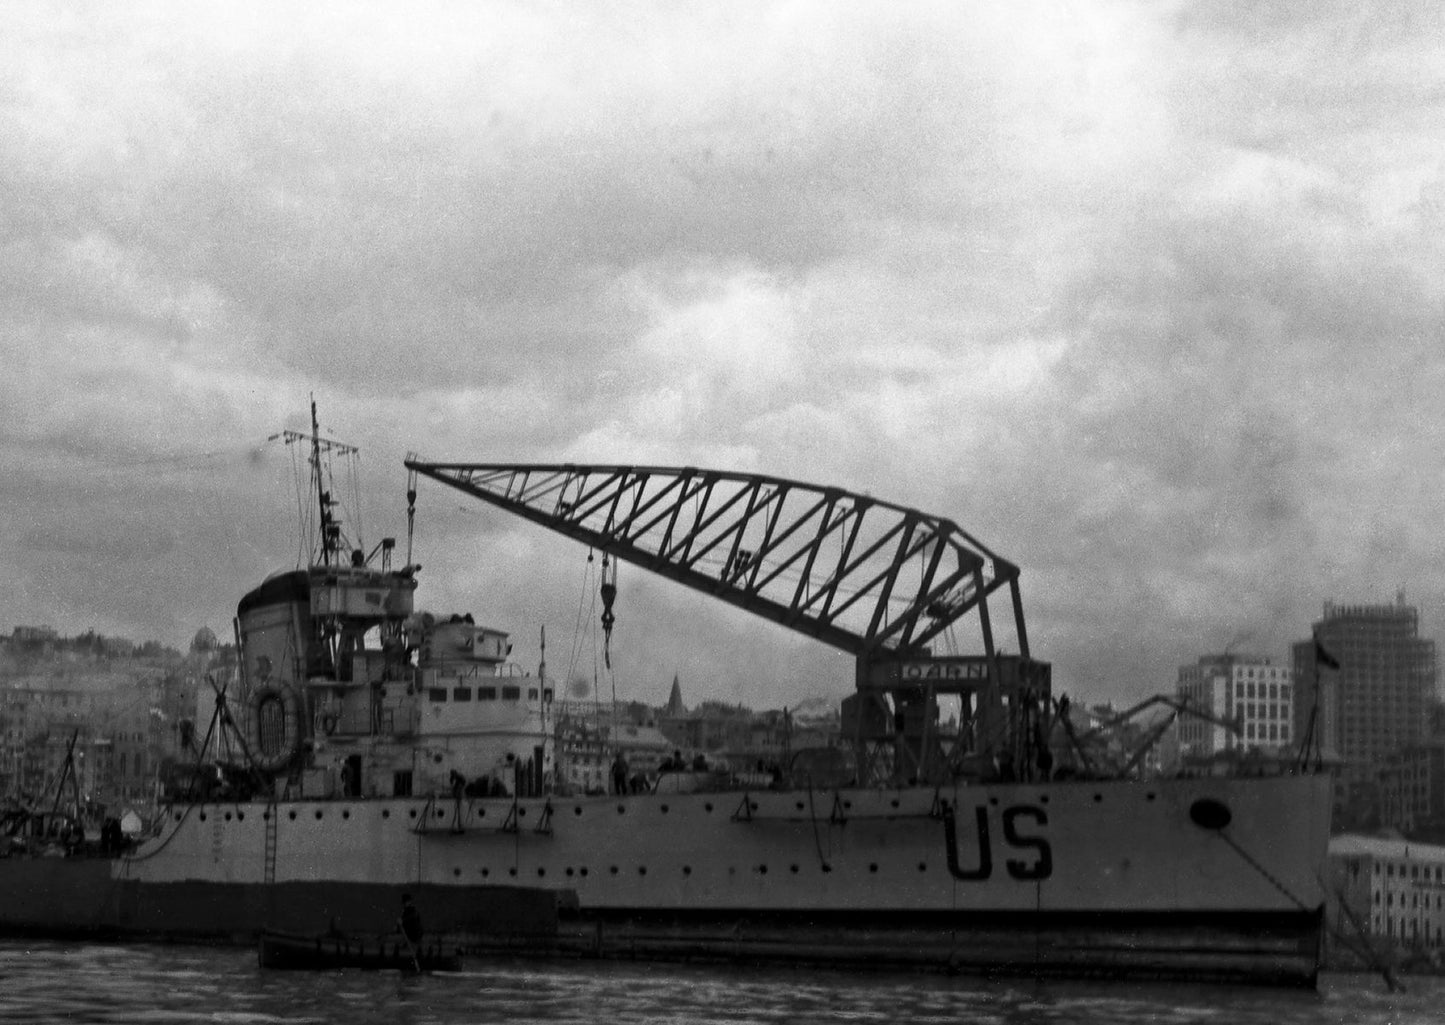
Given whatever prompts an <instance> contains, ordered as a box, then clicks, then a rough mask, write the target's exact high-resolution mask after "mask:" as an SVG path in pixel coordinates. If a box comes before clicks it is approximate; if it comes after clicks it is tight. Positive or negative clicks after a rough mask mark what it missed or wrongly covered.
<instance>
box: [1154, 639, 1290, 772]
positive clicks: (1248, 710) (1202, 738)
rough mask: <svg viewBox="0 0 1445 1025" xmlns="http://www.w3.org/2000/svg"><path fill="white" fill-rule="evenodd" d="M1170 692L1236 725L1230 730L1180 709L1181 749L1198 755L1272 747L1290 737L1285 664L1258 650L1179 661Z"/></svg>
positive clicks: (1287, 742) (1282, 746) (1271, 749)
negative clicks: (1185, 663) (1176, 679)
mask: <svg viewBox="0 0 1445 1025" xmlns="http://www.w3.org/2000/svg"><path fill="white" fill-rule="evenodd" d="M1175 696H1176V697H1178V698H1179V699H1180V700H1181V701H1187V702H1188V703H1189V704H1190V705H1191V706H1192V707H1194V708H1197V709H1199V710H1200V711H1202V712H1207V713H1208V714H1209V715H1211V716H1213V717H1214V718H1215V719H1221V720H1226V721H1229V722H1235V723H1237V724H1238V725H1239V727H1240V729H1239V732H1238V733H1235V732H1234V731H1233V730H1230V729H1228V728H1226V727H1225V726H1222V725H1219V724H1218V723H1214V722H1210V721H1209V720H1207V719H1202V718H1200V717H1198V716H1190V715H1181V716H1180V717H1179V719H1178V720H1177V734H1178V738H1179V748H1180V754H1181V755H1188V756H1192V757H1196V758H1198V757H1208V756H1210V755H1214V754H1218V753H1220V752H1223V751H1248V750H1250V749H1251V748H1258V749H1259V750H1262V751H1268V752H1276V751H1281V750H1285V749H1287V748H1289V746H1290V744H1291V742H1292V741H1293V737H1294V733H1293V730H1292V728H1291V724H1292V721H1293V720H1292V716H1293V707H1294V686H1293V679H1292V674H1291V671H1290V669H1289V667H1288V666H1279V665H1275V664H1273V663H1272V662H1271V661H1270V660H1269V659H1267V658H1263V657H1261V656H1258V655H1229V654H1226V655H1205V656H1203V657H1201V658H1200V659H1199V661H1198V662H1197V663H1195V664H1194V665H1188V666H1180V667H1179V682H1178V684H1177V686H1176V688H1175Z"/></svg>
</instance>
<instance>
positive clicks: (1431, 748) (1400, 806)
mask: <svg viewBox="0 0 1445 1025" xmlns="http://www.w3.org/2000/svg"><path fill="white" fill-rule="evenodd" d="M1377 786H1378V792H1379V800H1380V824H1381V825H1382V826H1388V827H1390V828H1392V829H1397V830H1399V831H1400V832H1401V833H1404V834H1406V835H1409V836H1415V837H1420V838H1422V839H1427V838H1428V839H1431V840H1445V740H1442V739H1438V738H1437V739H1433V740H1429V741H1427V742H1425V743H1423V744H1412V745H1410V746H1409V747H1405V748H1401V749H1400V750H1399V751H1397V752H1396V753H1395V754H1393V755H1390V756H1389V757H1388V758H1386V759H1385V764H1384V766H1383V767H1382V768H1381V769H1380V772H1379V775H1378V777H1377Z"/></svg>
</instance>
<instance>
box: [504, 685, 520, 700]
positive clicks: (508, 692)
mask: <svg viewBox="0 0 1445 1025" xmlns="http://www.w3.org/2000/svg"><path fill="white" fill-rule="evenodd" d="M521 699H522V688H521V687H503V688H502V700H503V701H520V700H521Z"/></svg>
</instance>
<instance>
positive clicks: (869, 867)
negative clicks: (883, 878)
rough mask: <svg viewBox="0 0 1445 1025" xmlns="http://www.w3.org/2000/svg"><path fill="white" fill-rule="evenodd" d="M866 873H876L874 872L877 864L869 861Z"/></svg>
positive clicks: (876, 869)
mask: <svg viewBox="0 0 1445 1025" xmlns="http://www.w3.org/2000/svg"><path fill="white" fill-rule="evenodd" d="M868 871H869V872H875V873H876V872H877V871H878V862H876V861H870V862H869V863H868Z"/></svg>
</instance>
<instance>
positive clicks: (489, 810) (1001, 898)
mask: <svg viewBox="0 0 1445 1025" xmlns="http://www.w3.org/2000/svg"><path fill="white" fill-rule="evenodd" d="M1221 809H1222V810H1223V814H1222V815H1221V814H1220V810H1221ZM1328 817H1329V786H1328V781H1327V780H1324V779H1317V778H1313V777H1279V778H1271V779H1250V780H1222V779H1198V780H1170V781H1155V782H1149V783H1123V782H1109V783H1093V782H1073V783H1049V784H1030V785H1022V784H1020V785H1006V786H996V787H995V786H973V787H957V788H953V787H950V788H942V789H937V790H935V789H919V788H914V789H903V790H881V789H868V790H864V789H843V790H828V791H821V790H819V791H755V792H749V793H737V792H732V793H713V794H709V793H695V794H649V795H638V796H628V797H621V798H585V799H573V798H562V797H551V798H535V799H529V800H521V801H512V800H502V799H497V800H467V799H463V800H461V801H454V800H452V799H450V798H448V799H421V798H416V799H401V798H396V799H372V800H352V801H317V802H286V803H280V804H275V805H265V804H216V803H213V804H206V805H192V806H187V807H183V808H175V809H172V810H171V811H170V813H169V814H168V817H167V820H166V822H165V824H164V825H163V827H162V831H161V834H160V836H159V837H157V838H156V839H154V840H151V841H148V842H147V843H146V844H145V845H143V846H142V847H141V848H140V849H138V850H137V851H136V852H134V854H132V855H130V856H127V857H124V858H120V859H113V860H108V861H106V860H94V861H91V860H89V859H73V858H72V859H34V860H26V859H8V860H7V861H4V862H0V892H3V893H4V894H5V895H6V899H5V901H4V902H3V906H0V928H3V929H6V930H8V931H11V932H15V931H23V932H49V933H84V934H94V935H118V936H145V937H152V938H169V939H196V940H226V941H235V942H245V943H253V942H254V941H255V938H256V935H257V934H258V933H259V932H260V931H262V930H263V929H274V930H283V931H291V932H299V933H317V932H320V931H323V930H325V929H327V928H340V929H343V930H345V931H347V932H351V933H367V932H381V931H384V930H387V929H391V928H394V925H395V912H396V909H397V908H398V907H399V905H400V896H401V893H402V892H403V891H406V892H409V893H412V894H413V895H415V897H416V900H417V903H418V906H419V907H420V908H421V910H422V915H423V919H424V920H425V922H426V926H427V930H428V933H429V934H432V935H445V936H446V937H447V938H448V940H449V941H450V942H454V943H456V944H458V945H460V946H462V947H464V948H466V949H469V950H472V951H474V952H477V953H488V952H497V951H509V952H513V953H537V954H545V955H549V956H558V955H562V956H567V955H570V956H604V957H629V956H630V957H648V958H663V957H665V958H674V959H684V960H741V961H755V962H766V963H785V962H801V963H810V964H824V965H870V966H878V967H895V966H908V967H929V968H938V969H948V970H959V971H975V972H988V973H994V972H998V973H1010V974H1037V975H1068V976H1094V975H1106V976H1116V975H1125V976H1153V977H1180V978H1197V979H1220V980H1233V981H1257V982H1265V983H1272V984H1291V983H1293V984H1300V985H1309V984H1311V983H1312V982H1313V980H1314V978H1315V975H1316V972H1317V968H1318V959H1319V946H1320V931H1321V927H1322V916H1321V908H1322V906H1323V904H1324V896H1323V893H1322V891H1321V887H1320V883H1319V879H1320V878H1321V876H1322V872H1321V869H1322V867H1323V858H1324V852H1325V845H1326V841H1327V833H1328ZM1221 819H1223V820H1225V821H1221Z"/></svg>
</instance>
